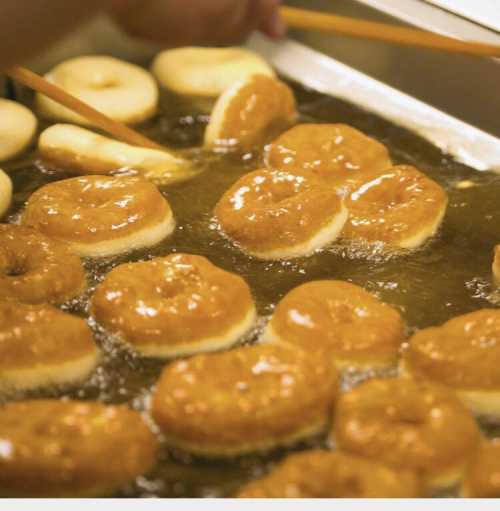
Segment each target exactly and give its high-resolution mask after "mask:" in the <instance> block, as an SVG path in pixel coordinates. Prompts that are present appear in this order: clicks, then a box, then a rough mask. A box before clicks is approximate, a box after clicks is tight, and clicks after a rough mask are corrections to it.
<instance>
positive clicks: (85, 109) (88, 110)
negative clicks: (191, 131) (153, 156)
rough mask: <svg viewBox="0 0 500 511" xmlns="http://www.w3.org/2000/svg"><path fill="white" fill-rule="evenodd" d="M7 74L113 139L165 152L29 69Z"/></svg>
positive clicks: (160, 147)
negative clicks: (83, 118) (90, 123)
mask: <svg viewBox="0 0 500 511" xmlns="http://www.w3.org/2000/svg"><path fill="white" fill-rule="evenodd" d="M5 74H6V75H8V76H10V77H11V78H13V79H14V80H16V81H17V82H19V83H22V84H23V85H26V86H27V87H30V88H31V89H33V90H35V91H37V92H41V93H42V94H45V95H46V96H48V97H49V98H50V99H53V100H54V101H57V103H60V104H61V105H63V106H65V107H67V108H69V109H70V110H73V112H76V113H77V114H80V115H81V116H83V117H85V118H86V119H88V120H89V121H91V122H92V123H93V124H95V125H96V126H97V127H99V128H101V129H102V130H103V131H105V132H107V133H109V134H110V135H113V137H116V138H118V139H119V140H122V141H123V142H127V143H128V144H132V145H136V146H140V147H147V148H149V149H158V150H160V151H164V150H165V148H164V147H162V146H161V145H159V144H157V143H156V142H154V141H153V140H150V139H149V138H147V137H145V136H144V135H141V134H140V133H138V132H137V131H135V130H133V129H131V128H129V127H128V126H125V124H122V123H121V122H118V121H114V120H113V119H110V118H109V117H108V116H107V115H104V114H103V113H101V112H99V111H98V110H96V109H95V108H92V107H91V106H90V105H88V104H87V103H84V102H83V101H81V100H79V99H78V98H76V97H74V96H73V95H71V94H68V93H67V92H66V91H64V90H63V89H61V88H60V87H58V86H57V85H54V84H53V83H51V82H49V81H48V80H46V79H45V78H43V77H41V76H40V75H37V74H36V73H34V72H33V71H30V70H29V69H26V68H24V67H11V68H10V69H7V71H5Z"/></svg>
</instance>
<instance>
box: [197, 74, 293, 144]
mask: <svg viewBox="0 0 500 511" xmlns="http://www.w3.org/2000/svg"><path fill="white" fill-rule="evenodd" d="M296 118H297V110H296V107H295V98H294V96H293V92H292V90H291V89H290V88H289V87H288V86H287V85H286V84H285V83H283V82H281V81H280V80H278V79H276V78H273V77H272V76H266V75H262V74H255V75H251V76H249V77H247V78H245V79H243V80H240V81H237V82H235V83H234V84H233V85H231V86H230V87H228V88H227V89H226V90H225V91H224V92H223V93H222V94H221V96H220V97H219V99H218V100H217V102H216V103H215V106H214V109H213V110H212V115H211V116H210V122H209V124H208V126H207V129H206V132H205V146H206V147H208V148H210V149H215V150H217V151H221V152H226V151H233V150H240V151H248V150H251V149H253V148H254V147H255V146H258V145H260V144H263V143H265V142H267V141H268V140H271V139H272V138H273V137H275V136H276V135H278V134H279V133H280V132H281V131H283V130H285V129H287V128H289V127H290V126H291V125H292V124H293V123H294V122H295V119H296Z"/></svg>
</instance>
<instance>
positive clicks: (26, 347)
mask: <svg viewBox="0 0 500 511" xmlns="http://www.w3.org/2000/svg"><path fill="white" fill-rule="evenodd" d="M96 354H97V348H96V345H95V344H94V341H93V336H92V331H91V330H90V328H89V326H88V325H87V323H86V321H85V320H83V319H82V318H79V317H77V316H72V315H71V314H66V313H65V312H62V311H60V310H59V309H56V308H55V307H52V306H51V305H46V304H44V305H26V304H21V303H15V302H3V301H0V384H1V383H2V380H3V375H4V373H6V372H8V371H16V370H23V369H33V370H36V369H40V368H42V367H43V366H46V365H50V366H54V367H56V366H57V365H58V364H65V363H67V362H71V361H77V360H78V359H81V358H82V357H86V356H92V355H96Z"/></svg>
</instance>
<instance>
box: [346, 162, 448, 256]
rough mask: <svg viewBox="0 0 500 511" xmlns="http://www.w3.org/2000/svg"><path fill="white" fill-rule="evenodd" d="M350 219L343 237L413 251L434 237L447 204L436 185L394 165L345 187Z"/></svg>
mask: <svg viewBox="0 0 500 511" xmlns="http://www.w3.org/2000/svg"><path fill="white" fill-rule="evenodd" d="M348 186H349V187H350V188H351V190H353V191H352V193H350V195H349V197H348V199H347V201H346V206H347V209H348V210H349V219H348V221H347V223H346V225H345V227H344V230H343V231H342V236H344V237H345V238H351V239H352V238H358V239H359V238H360V239H364V240H367V241H369V242H373V241H382V242H384V243H386V244H388V245H392V246H395V247H399V248H405V249H410V248H416V247H418V246H420V245H422V244H423V243H424V242H425V241H426V240H427V239H428V238H430V237H432V236H434V234H436V231H437V230H438V228H439V226H440V225H441V222H442V220H443V217H444V214H445V212H446V206H447V204H448V198H447V196H446V192H445V191H444V190H443V189H442V188H441V186H439V185H438V184H437V183H436V182H434V181H432V180H431V179H429V178H428V177H427V176H425V175H424V174H422V173H421V172H419V171H418V170H417V169H416V168H415V167H411V166H409V165H397V166H395V167H391V168H388V169H386V170H385V171H383V172H377V173H374V174H372V175H371V176H370V177H369V178H367V177H366V175H364V174H363V173H360V174H359V177H353V178H352V180H351V182H350V183H349V185H348Z"/></svg>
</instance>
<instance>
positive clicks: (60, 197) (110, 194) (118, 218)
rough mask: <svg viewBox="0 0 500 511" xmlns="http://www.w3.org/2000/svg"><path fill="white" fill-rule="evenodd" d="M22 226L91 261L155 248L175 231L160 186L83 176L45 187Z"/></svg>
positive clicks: (124, 178) (135, 180) (134, 179)
mask: <svg viewBox="0 0 500 511" xmlns="http://www.w3.org/2000/svg"><path fill="white" fill-rule="evenodd" d="M22 221H23V223H24V224H25V225H29V226H31V227H34V228H36V229H37V230H39V231H40V232H43V233H44V234H46V235H48V236H51V237H53V238H55V239H59V240H61V241H65V242H67V243H68V244H69V245H70V247H71V249H72V250H73V252H75V253H76V254H78V255H81V256H87V257H105V256H111V255H115V254H119V253H122V252H127V251H130V250H133V249H137V248H142V247H149V246H152V245H155V244H156V243H158V242H160V241H161V240H162V239H164V238H165V237H167V236H168V235H170V234H171V233H172V231H173V229H174V227H175V222H174V217H173V214H172V210H171V209H170V205H169V204H168V202H167V200H166V199H165V198H164V197H163V196H162V195H161V193H160V192H159V191H158V189H157V188H156V186H154V185H153V184H151V183H149V182H148V181H146V180H144V179H141V178H139V177H128V176H121V177H117V176H116V177H110V176H82V177H75V178H71V179H64V180H62V181H56V182H54V183H50V184H48V185H45V186H42V187H41V188H39V189H38V190H37V191H36V192H35V193H34V194H33V195H32V196H31V197H30V198H29V200H28V203H27V205H26V210H25V212H24V215H23V219H22Z"/></svg>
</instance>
